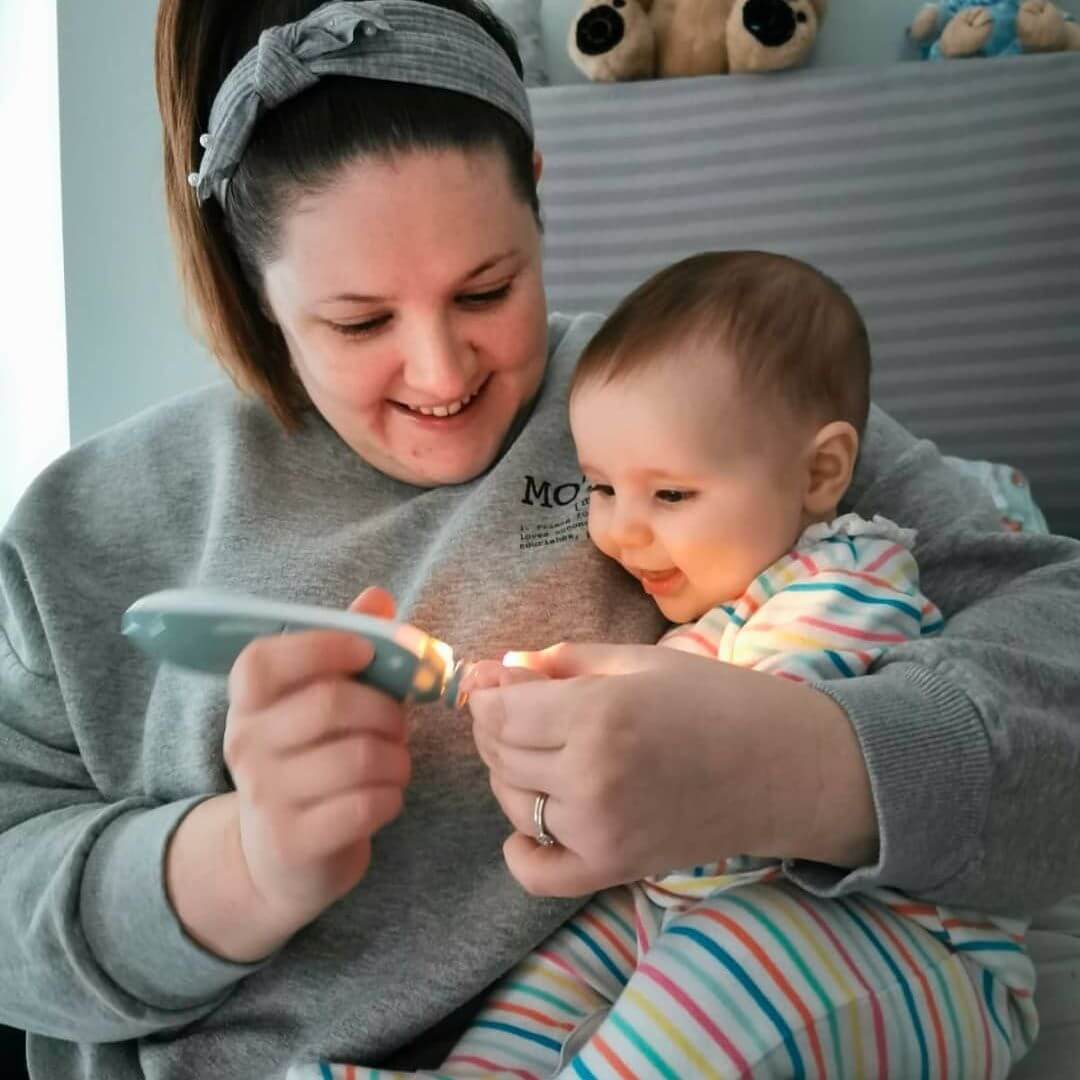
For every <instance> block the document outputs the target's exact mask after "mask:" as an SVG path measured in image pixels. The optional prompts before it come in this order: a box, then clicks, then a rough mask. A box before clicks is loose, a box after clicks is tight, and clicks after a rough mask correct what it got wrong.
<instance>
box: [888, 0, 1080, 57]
mask: <svg viewBox="0 0 1080 1080" xmlns="http://www.w3.org/2000/svg"><path fill="white" fill-rule="evenodd" d="M908 33H909V35H910V36H911V39H912V41H914V42H915V43H916V44H917V45H919V46H920V48H921V50H922V54H923V57H924V59H927V60H951V59H957V58H960V57H967V56H1015V55H1018V54H1020V53H1038V52H1061V51H1063V50H1077V49H1080V23H1077V22H1076V21H1075V20H1073V18H1072V17H1071V16H1070V15H1067V14H1065V12H1063V11H1061V10H1060V9H1059V8H1058V7H1056V6H1055V5H1054V4H1053V3H1051V2H1050V0H989V2H988V0H983V2H981V3H973V2H972V0H940V2H938V3H929V4H924V5H923V7H922V8H921V9H920V10H919V12H918V14H917V15H916V16H915V19H914V21H913V22H912V24H911V27H910V28H909V30H908Z"/></svg>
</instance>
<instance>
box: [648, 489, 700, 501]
mask: <svg viewBox="0 0 1080 1080" xmlns="http://www.w3.org/2000/svg"><path fill="white" fill-rule="evenodd" d="M693 494H694V493H693V492H692V491H673V490H665V491H658V492H657V493H656V497H657V498H658V499H659V500H660V501H661V502H666V503H680V502H683V501H684V500H685V499H689V498H690V497H691V496H692V495H693Z"/></svg>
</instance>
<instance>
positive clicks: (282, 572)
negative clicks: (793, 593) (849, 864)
mask: <svg viewBox="0 0 1080 1080" xmlns="http://www.w3.org/2000/svg"><path fill="white" fill-rule="evenodd" d="M596 325H597V323H596V320H595V319H591V318H583V319H578V320H574V321H572V322H571V321H570V320H567V319H564V318H560V317H554V318H553V320H552V325H551V346H550V348H551V357H550V363H549V371H548V376H547V378H546V381H545V384H544V386H543V388H542V390H541V393H540V395H539V397H538V399H537V400H536V402H535V404H534V406H533V408H532V411H531V413H530V414H529V415H528V416H527V417H523V418H522V423H521V424H520V425H519V427H518V429H517V431H516V434H515V436H514V438H513V441H512V442H510V443H509V445H508V446H507V447H505V449H504V451H503V453H502V454H501V455H500V457H499V459H498V461H496V463H495V464H494V465H493V466H492V467H491V468H490V469H489V470H488V471H487V472H486V473H485V474H484V475H482V476H480V477H477V478H476V479H475V480H472V481H470V482H469V483H466V484H461V485H458V486H452V487H442V488H436V489H432V490H427V489H420V488H416V487H412V486H410V485H408V484H404V483H401V482H399V481H397V480H393V479H390V478H389V477H387V476H384V475H382V474H380V473H378V472H376V471H375V470H373V469H372V468H370V467H369V466H368V465H366V464H365V463H364V462H363V461H361V460H360V459H359V458H358V457H357V456H356V455H355V453H353V452H352V451H351V450H350V449H349V448H348V447H347V446H346V445H345V444H344V443H343V442H342V440H341V439H340V438H339V437H338V436H337V435H336V434H335V433H334V432H333V430H331V429H330V428H329V427H328V426H327V425H326V424H325V422H324V421H322V420H321V418H319V417H318V416H317V415H315V414H312V415H311V416H310V417H309V420H308V422H307V424H306V427H305V428H304V430H303V431H302V432H301V433H300V434H298V435H295V436H291V437H289V436H286V435H285V434H284V433H283V432H282V431H281V430H280V428H279V427H278V426H277V425H276V423H275V422H274V420H273V419H272V418H271V417H270V415H269V413H268V412H267V410H266V409H265V408H264V407H263V406H262V405H261V404H259V403H257V402H253V401H251V400H248V399H245V398H242V397H241V396H239V395H238V394H237V393H236V392H235V391H234V390H233V389H232V388H230V387H219V388H213V389H208V390H205V391H200V392H197V393H194V394H189V395H186V396H184V397H182V398H179V399H177V400H174V401H171V402H169V403H167V404H164V405H162V406H159V407H157V408H155V409H152V410H150V411H148V412H146V413H144V414H142V415H140V416H138V417H135V418H134V419H132V420H130V421H128V422H126V423H124V424H121V425H119V426H118V427H116V428H113V429H112V430H110V431H108V432H106V433H104V434H103V435H101V436H99V437H97V438H95V439H92V440H90V441H89V442H87V443H84V444H83V445H81V446H79V447H77V448H75V449H74V450H72V451H71V452H70V453H68V454H67V455H65V456H64V457H63V458H62V459H60V460H59V461H58V462H56V463H55V464H54V465H53V466H51V467H50V468H49V469H47V470H46V471H45V472H44V473H43V474H42V475H41V476H40V477H39V478H38V480H37V481H36V482H35V483H34V485H33V486H32V488H31V489H30V491H29V492H28V493H27V495H26V496H25V498H24V499H23V500H22V502H21V503H20V505H19V506H18V508H17V510H16V511H15V513H14V515H13V516H12V518H11V520H10V521H9V522H8V524H7V526H6V528H5V530H4V532H3V534H2V535H0V1021H2V1022H6V1023H9V1024H12V1025H15V1026H19V1027H25V1028H27V1029H29V1030H30V1031H31V1032H34V1033H36V1034H34V1035H32V1037H31V1040H30V1047H31V1050H30V1053H31V1067H32V1073H33V1075H34V1076H35V1077H37V1078H47V1080H74V1078H76V1077H80V1078H95V1080H135V1078H142V1077H146V1078H150V1080H180V1078H187V1080H210V1078H212V1077H216V1076H221V1077H227V1078H229V1080H244V1078H248V1077H252V1078H254V1077H264V1076H269V1075H274V1074H276V1073H277V1072H280V1071H283V1070H284V1069H285V1068H286V1066H287V1065H288V1064H289V1063H290V1062H293V1061H298V1060H310V1059H312V1058H316V1057H320V1056H323V1057H328V1058H332V1059H338V1060H345V1061H350V1060H351V1061H359V1062H371V1061H373V1060H376V1059H378V1058H379V1057H381V1056H383V1055H385V1054H387V1053H389V1052H391V1051H392V1050H394V1049H395V1048H396V1047H398V1046H400V1045H402V1044H403V1043H405V1042H407V1041H408V1040H410V1039H411V1038H413V1037H414V1036H416V1035H417V1034H418V1033H421V1032H423V1031H425V1030H427V1029H428V1028H430V1027H431V1026H432V1025H433V1024H435V1023H436V1022H438V1021H439V1020H440V1018H442V1017H444V1016H446V1015H447V1014H448V1013H449V1012H450V1011H451V1010H453V1009H454V1008H455V1007H457V1006H459V1005H461V1004H462V1003H463V1002H466V1001H468V1000H469V999H470V998H471V997H473V996H474V995H476V994H477V993H479V992H480V991H481V990H482V989H483V988H484V987H486V986H487V985H488V984H489V983H490V982H492V981H493V980H494V979H495V978H496V977H497V976H498V975H499V974H501V973H502V972H504V971H505V970H506V969H507V968H509V967H510V966H511V965H512V964H513V963H514V962H515V961H517V960H518V959H520V958H521V957H522V956H523V955H524V954H526V953H527V952H528V951H529V950H530V949H532V948H533V947H534V946H535V945H536V944H537V943H538V942H540V941H541V940H542V939H543V938H544V937H546V936H547V935H548V934H549V933H550V932H551V931H552V930H553V929H555V927H556V926H557V925H559V924H560V923H561V922H562V921H563V920H565V919H566V917H567V916H568V915H569V914H570V913H571V912H572V911H573V910H574V909H575V907H576V906H578V904H577V903H575V902H568V901H552V900H539V899H534V898H531V897H528V896H526V895H525V893H524V892H523V891H522V890H521V889H520V888H519V887H518V886H517V884H516V883H515V882H514V881H513V879H512V878H510V876H509V875H508V873H507V872H506V870H505V867H504V866H503V864H502V860H501V852H500V847H501V843H502V841H503V839H504V838H505V836H506V835H507V833H508V831H509V826H508V825H507V823H506V821H505V819H504V818H503V817H502V815H501V814H500V812H499V809H498V807H497V805H496V803H495V802H494V800H493V798H492V797H491V795H490V792H489V789H488V786H487V781H486V775H485V770H484V768H483V765H482V763H481V762H480V761H479V759H478V758H477V755H476V753H475V751H474V748H473V744H472V739H471V735H470V731H469V721H468V718H467V716H465V715H454V714H452V713H451V712H450V711H449V710H447V709H445V708H443V707H441V706H426V707H423V708H417V709H415V710H414V712H413V714H412V719H411V723H412V741H411V746H412V751H413V755H414V779H413V781H412V783H411V785H410V788H409V791H408V795H407V801H406V808H405V811H404V813H403V814H402V816H401V817H400V818H399V819H398V820H397V821H396V822H394V823H393V824H392V825H390V826H389V827H388V828H386V829H385V830H384V831H383V832H381V833H380V834H379V835H378V837H377V838H376V840H375V845H374V859H373V862H372V867H371V870H370V873H369V874H368V876H367V877H366V878H365V879H364V880H363V881H362V882H361V883H360V885H358V886H357V887H356V888H355V889H354V890H353V891H352V892H351V893H350V894H349V895H348V896H346V897H345V898H344V899H342V900H341V901H340V902H339V903H337V904H335V905H334V906H333V907H331V908H330V909H329V910H328V911H326V912H325V913H324V914H323V915H322V916H320V917H319V918H318V919H317V920H316V921H315V922H314V923H313V924H311V925H310V926H309V927H307V928H306V929H304V930H303V931H301V932H300V933H299V934H297V935H296V936H295V937H294V938H293V939H292V940H291V941H290V942H289V943H288V944H287V945H286V946H285V947H284V948H282V949H281V950H280V951H279V952H278V953H277V954H275V955H274V956H272V957H271V958H270V959H268V960H267V961H265V962H263V963H262V964H258V965H253V966H244V965H238V964H233V963H228V962H225V961H223V960H221V959H219V958H217V957H215V956H213V955H211V954H209V953H207V952H206V951H205V950H203V949H201V948H200V947H199V946H198V945H196V944H195V943H194V942H193V941H191V940H190V939H189V938H188V937H187V936H186V935H185V933H184V931H183V929H182V928H181V927H180V925H179V924H178V922H177V920H176V917H175V915H174V914H173V912H172V910H171V909H170V906H169V903H168V900H167V898H166V895H165V891H164V887H163V855H164V851H165V847H166V844H167V842H168V839H169V836H170V834H171V833H172V831H173V830H174V829H175V828H176V826H177V824H178V822H179V821H180V820H181V819H182V818H183V816H184V815H185V814H186V813H187V812H188V811H189V810H190V809H191V808H192V806H193V805H195V804H196V803H197V802H198V801H199V800H201V799H204V798H206V797H208V796H209V795H212V794H215V793H220V792H224V791H227V790H228V789H229V783H228V778H227V776H226V773H225V769H224V765H223V761H222V753H221V740H222V732H223V727H224V721H225V712H226V704H227V702H226V686H225V680H224V679H222V678H216V677H211V676H204V675H199V674H195V673H191V672H186V671H182V670H179V669H175V668H171V667H163V668H160V669H158V668H156V667H155V666H154V665H153V663H151V662H150V661H148V660H147V659H146V658H144V657H143V656H142V655H140V654H138V653H136V652H135V651H134V650H133V649H132V648H131V646H130V645H129V643H128V642H127V641H126V640H125V639H124V638H122V637H121V635H120V633H119V623H120V616H121V613H122V612H123V610H124V609H125V608H126V607H127V606H128V605H129V604H130V603H131V602H132V601H134V600H135V599H137V598H138V597H139V596H141V595H143V594H144V593H147V592H151V591H154V590H157V589H163V588H173V587H183V586H195V585H201V586H214V587H223V588H229V589H235V590H242V591H245V592H251V593H256V594H259V595H264V596H269V597H274V598H278V599H283V600H295V601H304V602H308V603H317V604H326V605H331V606H334V607H342V606H344V605H346V604H347V603H348V602H349V601H350V600H351V599H352V598H353V596H355V595H356V593H357V592H358V591H359V590H360V588H361V587H362V586H364V585H368V584H374V583H378V584H381V585H384V586H386V587H387V588H389V589H390V590H391V591H392V592H394V593H395V594H396V596H397V597H398V598H399V601H400V605H401V612H402V615H403V616H404V617H405V618H408V619H411V620H413V621H415V622H416V623H418V624H419V625H421V626H423V627H425V628H427V629H429V630H430V631H432V632H433V633H435V634H437V635H439V636H440V637H442V638H445V639H446V640H448V641H450V642H451V643H452V644H453V645H454V646H455V647H456V648H457V650H458V652H459V654H460V655H465V656H472V657H484V656H496V657H497V656H500V655H501V654H502V653H503V652H504V651H505V650H507V649H510V648H532V647H540V646H544V645H547V644H550V643H551V642H553V641H555V640H559V639H562V638H570V639H578V640H587V639H593V640H614V641H633V642H652V641H655V640H656V639H657V638H658V637H659V635H660V633H661V631H662V629H663V626H662V624H661V620H660V617H659V615H658V613H657V611H656V609H655V607H654V605H653V603H652V601H651V600H649V599H648V597H646V596H644V595H643V594H642V593H641V591H640V589H639V588H637V586H636V584H635V583H634V582H633V581H632V580H631V579H630V578H629V577H628V576H627V575H625V574H624V573H623V572H622V571H621V570H620V569H619V568H618V567H617V566H616V565H615V564H613V563H611V562H609V561H608V560H606V559H604V558H603V557H602V556H600V555H598V554H597V553H596V552H595V551H594V550H593V548H592V547H591V545H590V544H589V542H588V540H587V537H586V534H585V516H586V501H585V499H586V493H585V490H584V487H583V484H582V477H581V474H580V472H579V470H578V468H577V465H576V462H575V458H574V450H573V446H572V443H571V441H570V439H569V436H568V433H567V428H566V422H565V408H566V381H567V377H568V375H569V372H570V370H571V369H572V367H573V364H574V362H575V360H576V358H577V355H578V353H579V351H580V349H581V347H582V346H583V344H584V342H585V340H586V339H587V337H588V336H589V334H590V333H591V332H592V331H593V330H594V329H595V327H596ZM845 509H850V510H854V511H855V512H857V513H860V514H863V515H864V516H867V517H869V516H871V515H872V514H874V513H881V514H885V515H886V516H888V517H890V518H892V519H894V520H896V521H898V522H901V523H902V524H904V525H905V526H908V527H912V528H915V529H918V530H919V543H918V546H917V551H916V553H917V556H918V559H919V563H920V567H921V572H922V581H923V586H924V588H925V591H926V592H927V594H928V595H929V596H931V597H932V598H933V599H934V600H935V601H936V602H937V604H938V605H939V606H940V607H941V609H942V611H943V612H944V614H945V615H946V617H947V618H948V619H949V623H948V628H947V630H946V632H945V634H944V635H943V636H941V637H939V638H933V639H929V640H926V641H919V642H914V643H912V644H909V645H904V646H900V647H898V648H896V649H894V650H893V651H892V652H890V653H889V654H887V656H886V658H885V660H884V661H883V662H882V663H880V664H879V665H878V668H877V670H876V672H875V673H874V674H872V675H868V676H864V677H861V678H856V679H850V680H846V681H843V682H837V683H830V684H828V685H827V686H825V687H824V688H825V689H826V690H827V692H828V693H829V694H831V695H832V696H833V697H834V698H835V699H836V700H837V701H838V702H839V703H840V704H841V705H842V706H843V708H844V709H845V710H846V711H847V713H848V715H849V716H850V718H851V722H852V723H853V725H854V726H855V729H856V731H857V732H858V735H859V738H860V740H861V743H862V746H863V749H864V752H865V755H866V760H867V762H868V765H869V769H870V774H871V778H872V783H873V791H874V798H875V801H876V806H877V811H878V816H879V824H880V828H881V837H882V842H881V854H880V859H879V861H878V863H877V864H876V865H873V866H866V867H862V868H860V869H858V870H856V871H854V872H845V871H842V870H838V869H836V868H832V867H827V866H820V865H815V864H807V863H798V862H796V863H793V864H791V865H789V866H788V867H787V872H788V873H789V875H791V876H792V877H794V878H796V879H798V880H799V881H801V882H802V883H803V884H804V885H806V886H807V887H809V888H812V889H814V890H815V891H818V892H820V893H823V894H826V895H829V894H834V893H840V892H844V891H850V890H852V889H856V888H860V887H865V886H868V885H871V884H890V885H893V886H898V887H902V888H907V889H908V890H910V891H911V892H913V893H916V894H919V895H921V896H925V897H931V898H937V899H939V900H942V901H948V902H953V903H958V904H963V905H969V906H971V907H975V908H980V909H984V910H991V911H994V910H999V911H1013V912H1017V911H1026V910H1030V909H1033V908H1036V907H1040V906H1042V905H1044V904H1047V903H1049V902H1051V901H1053V900H1055V899H1056V898H1058V897H1059V896H1061V895H1063V894H1065V893H1067V892H1070V891H1080V830H1077V829H1076V828H1075V825H1074V824H1070V823H1075V822H1076V821H1078V820H1080V784H1077V783H1076V775H1077V767H1078V765H1080V716H1078V714H1077V707H1076V702H1077V701H1080V653H1078V652H1077V649H1076V642H1077V640H1078V639H1080V544H1078V543H1077V542H1075V541H1070V540H1066V539H1062V538H1053V537H1042V536H1031V535H1028V536H1025V535H1015V534H1011V533H1006V532H1002V531H1001V530H1000V529H999V528H998V521H997V515H996V513H995V511H994V508H993V505H992V503H991V501H990V499H989V498H988V497H987V496H985V495H984V494H983V493H982V492H981V491H980V490H979V489H978V488H976V487H975V486H974V485H973V483H972V482H971V481H968V480H966V479H964V478H962V477H960V476H958V475H955V474H954V473H953V472H952V471H950V470H949V469H948V467H947V466H945V465H944V464H943V463H942V461H941V459H940V457H939V456H938V454H937V451H936V450H935V449H934V447H933V446H931V445H930V444H928V443H926V442H918V441H916V440H915V439H913V438H912V437H911V436H910V435H909V434H907V432H905V431H904V430H903V429H902V428H900V427H899V426H898V425H896V424H895V423H894V422H893V421H891V420H890V419H889V418H888V417H886V416H885V415H884V414H882V413H881V412H879V411H876V410H875V411H874V412H873V414H872V418H871V422H870V426H869V429H868V434H867V439H866V443H865V449H864V452H863V455H862V459H861V463H860V466H859V469H858V472H857V475H856V478H855V482H854V485H853V487H852V490H851V493H850V499H849V500H848V503H847V505H846V506H845ZM1034 838H1038V840H1039V843H1037V844H1036V843H1033V842H1032V841H1033V839H1034Z"/></svg>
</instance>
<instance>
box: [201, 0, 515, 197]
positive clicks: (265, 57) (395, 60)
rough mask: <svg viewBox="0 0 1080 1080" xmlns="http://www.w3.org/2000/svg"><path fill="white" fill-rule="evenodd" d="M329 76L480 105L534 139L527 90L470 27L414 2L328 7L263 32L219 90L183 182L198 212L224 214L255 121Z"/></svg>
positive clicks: (348, 1) (344, 1)
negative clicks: (449, 95)
mask: <svg viewBox="0 0 1080 1080" xmlns="http://www.w3.org/2000/svg"><path fill="white" fill-rule="evenodd" d="M326 75H352V76H357V77H360V78H365V79H384V80H387V81H389V82H403V83H412V84H419V85H421V86H435V87H440V88H441V89H444V90H456V91H458V92H459V93H462V94H468V95H470V96H471V97H476V98H480V99H481V100H483V101H486V102H488V103H489V104H491V105H494V106H495V107H496V108H498V109H502V111H503V112H505V113H507V114H508V115H510V116H512V117H513V118H514V120H516V121H517V122H518V123H519V124H520V125H521V127H522V128H523V129H524V130H525V132H526V133H528V134H529V135H530V136H531V134H532V118H531V115H530V110H529V99H528V97H527V95H526V93H525V87H524V85H523V84H522V81H521V79H519V78H518V75H517V72H516V71H514V66H513V64H511V63H510V58H509V57H508V56H507V55H506V53H504V52H503V51H502V49H501V48H500V47H499V45H498V43H497V42H496V41H494V39H492V37H491V36H490V35H489V34H488V33H487V31H486V30H484V29H483V28H482V27H480V26H479V25H477V23H475V22H473V20H472V19H470V18H468V17H467V16H465V15H461V14H459V13H458V12H456V11H448V10H446V9H445V8H439V7H433V6H432V5H431V4H424V3H417V2H415V0H361V2H353V0H334V2H332V3H329V4H323V5H322V6H321V7H319V8H316V9H315V10H314V11H313V12H312V13H311V14H310V15H308V16H307V17H306V18H304V19H300V20H299V21H297V22H294V23H288V24H287V25H285V26H275V27H271V28H270V29H268V30H264V31H263V32H262V34H260V36H259V43H258V45H256V46H255V48H254V49H252V50H250V51H249V52H248V53H247V54H246V55H245V56H244V57H243V59H242V60H241V61H240V62H239V63H238V64H237V65H236V67H235V68H233V70H232V71H231V72H229V74H228V75H227V76H226V78H225V81H224V82H223V83H222V85H221V89H220V90H218V93H217V96H216V97H215V98H214V104H213V106H212V108H211V110H210V125H209V127H210V130H209V131H207V132H206V133H205V134H204V135H203V136H202V137H201V139H200V141H201V143H202V145H203V146H204V147H205V150H206V152H205V154H204V155H203V159H202V162H201V164H200V166H199V170H198V172H193V173H192V174H191V175H190V176H189V177H188V182H189V183H190V184H191V186H192V187H193V188H194V189H195V192H196V194H197V196H198V199H199V202H200V203H202V202H205V201H206V200H207V199H209V198H210V197H211V196H215V197H216V198H217V200H218V202H219V203H220V204H221V205H222V206H225V205H226V204H227V199H228V189H229V181H230V179H231V178H232V175H233V173H234V172H235V171H236V166H237V165H238V164H239V162H240V159H241V158H242V157H243V155H244V150H245V149H246V147H247V144H248V141H249V140H250V138H251V133H252V131H254V129H255V125H256V123H257V122H258V119H259V117H260V116H261V115H262V114H263V113H264V112H265V111H266V110H268V109H273V108H274V107H275V106H277V105H280V104H282V103H283V102H285V101H288V100H289V99H290V98H293V97H296V95H297V94H300V93H303V91H305V90H307V89H308V88H309V87H312V86H314V85H315V84H316V83H317V82H318V81H319V79H320V78H321V77H323V76H326Z"/></svg>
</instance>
